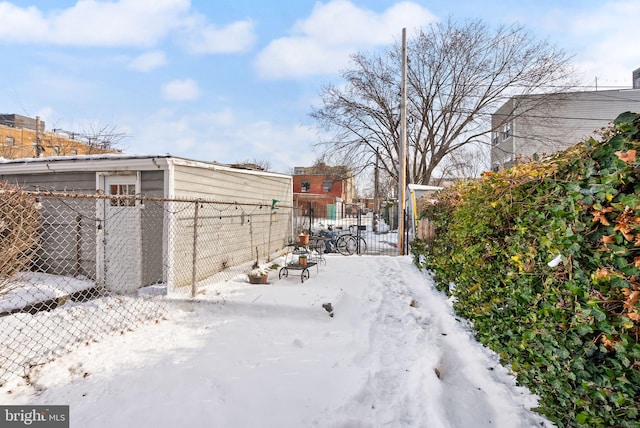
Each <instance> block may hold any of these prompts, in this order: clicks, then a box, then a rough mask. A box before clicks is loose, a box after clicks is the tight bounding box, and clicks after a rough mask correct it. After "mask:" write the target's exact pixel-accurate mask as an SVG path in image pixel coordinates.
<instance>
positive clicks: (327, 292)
mask: <svg viewBox="0 0 640 428" xmlns="http://www.w3.org/2000/svg"><path fill="white" fill-rule="evenodd" d="M326 258H327V264H326V266H320V268H319V272H317V271H316V267H315V266H314V267H312V268H311V278H310V279H309V280H306V281H305V282H304V283H301V282H300V277H299V275H295V274H291V275H290V276H289V277H288V278H284V279H281V280H278V279H277V272H276V271H274V272H273V273H272V274H271V277H270V280H271V281H270V282H271V284H268V285H249V284H248V283H247V282H246V278H244V277H238V278H236V279H235V280H232V281H227V282H223V283H218V284H215V285H211V286H208V287H207V288H206V290H205V291H204V293H202V294H200V295H199V296H198V298H197V300H196V301H180V300H169V299H167V301H166V305H167V307H168V314H169V315H168V319H166V320H163V321H161V322H160V323H158V324H155V323H153V324H147V325H144V326H142V327H140V328H138V329H136V330H135V331H133V332H126V333H125V334H124V335H117V336H112V337H103V338H102V339H101V340H100V341H99V342H97V343H93V344H91V345H90V346H82V347H81V348H79V349H77V350H75V351H73V352H70V353H68V354H66V355H63V356H61V357H59V358H57V359H56V360H55V361H53V362H51V363H48V364H46V365H43V366H38V367H35V368H33V370H32V371H31V373H30V376H29V382H27V381H26V380H25V379H22V378H14V379H12V380H11V381H10V382H8V383H7V384H6V385H5V386H4V387H3V388H1V389H0V402H2V403H3V404H44V405H57V404H68V405H70V421H71V426H72V427H90V428H98V427H110V428H112V427H133V426H135V427H279V428H283V427H285V428H286V427H382V426H389V427H430V428H439V427H443V428H444V427H460V428H467V427H474V428H482V427H509V428H512V427H532V426H544V427H550V426H553V425H552V424H551V423H549V422H548V421H547V420H546V419H544V418H542V417H541V416H539V415H537V414H535V413H533V412H532V411H530V410H529V409H530V408H531V407H533V406H535V404H536V398H535V397H534V396H532V395H531V394H530V393H529V392H528V391H527V390H526V389H524V388H521V387H517V386H516V384H515V380H514V378H513V376H512V375H510V374H509V371H508V370H507V369H506V368H504V367H502V366H500V364H499V362H498V358H497V356H496V355H495V354H494V353H493V352H491V351H489V350H488V349H486V348H484V347H482V346H481V345H479V344H478V343H477V342H476V341H475V340H474V338H473V335H472V334H471V332H470V330H469V328H468V326H467V324H466V322H465V321H464V320H462V319H460V318H458V317H456V316H455V314H454V313H453V311H452V308H451V302H450V301H448V300H447V298H446V296H444V295H443V294H441V293H439V292H438V291H437V290H436V289H435V288H434V285H433V283H432V281H431V279H430V277H429V276H428V275H427V274H426V273H423V272H420V271H419V270H418V269H417V268H416V267H415V266H414V265H413V264H412V263H411V258H410V257H408V256H407V257H387V256H364V257H359V256H351V257H344V256H340V255H334V254H330V255H327V256H326ZM327 303H331V306H332V308H333V312H332V314H333V316H330V313H329V312H328V311H327V310H326V309H325V307H327V308H328V306H327V305H326V304H327ZM323 305H324V306H325V307H323Z"/></svg>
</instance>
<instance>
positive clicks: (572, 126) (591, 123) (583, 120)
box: [491, 68, 640, 171]
mask: <svg viewBox="0 0 640 428" xmlns="http://www.w3.org/2000/svg"><path fill="white" fill-rule="evenodd" d="M625 111H634V112H639V111H640V68H639V69H637V70H635V71H634V72H633V87H632V88H630V89H617V90H602V91H582V92H567V93H556V94H546V95H528V96H522V97H513V98H511V99H509V100H508V101H507V102H506V103H505V104H503V105H502V106H501V107H500V108H499V109H498V110H497V111H496V112H495V113H494V114H493V115H492V117H491V125H492V128H493V129H494V131H493V133H492V141H491V142H492V144H491V169H492V170H494V171H498V170H500V169H502V168H509V167H511V166H513V165H515V164H517V163H518V162H521V161H528V160H531V159H537V158H538V157H543V156H545V155H550V154H553V153H555V152H558V151H561V150H565V149H567V148H569V147H571V146H573V145H575V144H577V143H579V142H580V141H582V140H583V139H585V138H588V137H591V136H594V132H595V131H596V130H598V129H601V128H604V127H606V126H608V125H609V123H610V122H611V121H613V120H614V119H615V118H616V117H617V116H618V115H619V114H620V113H624V112H625Z"/></svg>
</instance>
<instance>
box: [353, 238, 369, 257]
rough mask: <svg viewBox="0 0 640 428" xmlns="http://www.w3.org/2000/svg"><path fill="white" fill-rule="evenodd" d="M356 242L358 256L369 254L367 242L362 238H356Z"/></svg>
mask: <svg viewBox="0 0 640 428" xmlns="http://www.w3.org/2000/svg"><path fill="white" fill-rule="evenodd" d="M354 239H355V240H356V244H357V247H356V254H364V253H366V252H367V241H365V240H364V238H363V237H362V236H356V237H354Z"/></svg>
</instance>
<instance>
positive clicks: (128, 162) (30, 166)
mask: <svg viewBox="0 0 640 428" xmlns="http://www.w3.org/2000/svg"><path fill="white" fill-rule="evenodd" d="M169 165H183V166H192V167H195V168H205V169H212V170H228V171H234V172H241V173H245V174H253V175H260V176H278V177H291V175H289V174H282V173H277V172H269V171H261V170H248V169H240V168H233V167H231V166H230V165H225V164H220V163H217V162H206V161H199V160H193V159H187V158H182V157H178V156H173V155H170V154H162V155H136V154H122V153H117V154H106V153H105V154H95V155H74V156H49V157H43V158H21V159H5V158H1V157H0V171H1V172H2V173H5V174H30V173H32V174H37V173H44V172H55V171H59V172H63V171H78V170H81V171H101V170H105V169H111V170H112V169H116V170H125V171H126V170H165V169H168V168H169Z"/></svg>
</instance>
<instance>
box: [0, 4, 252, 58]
mask: <svg viewBox="0 0 640 428" xmlns="http://www.w3.org/2000/svg"><path fill="white" fill-rule="evenodd" d="M0 22H2V26H0V41H10V42H20V43H47V44H55V45H64V46H120V47H153V46H155V45H157V44H158V43H159V42H160V41H162V40H163V39H166V38H168V37H171V36H175V37H176V38H178V39H179V40H180V41H181V43H183V44H184V45H185V46H186V47H187V48H188V49H189V50H190V51H191V52H194V53H227V52H236V51H244V50H246V49H247V48H248V47H250V46H251V45H252V44H253V43H254V35H253V25H252V24H251V22H249V21H238V22H232V23H230V24H228V25H226V26H223V27H217V26H214V25H213V24H210V23H208V22H207V20H206V18H205V17H203V16H202V15H200V14H198V13H196V12H194V10H193V9H192V8H191V1H190V0H154V1H148V0H119V1H108V2H107V1H97V0H78V1H77V3H76V4H75V5H73V6H72V7H69V8H67V9H61V10H56V11H52V12H48V13H43V12H42V11H41V10H39V9H38V8H36V7H34V6H29V7H26V8H20V7H18V6H15V5H13V4H12V3H8V2H0Z"/></svg>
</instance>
